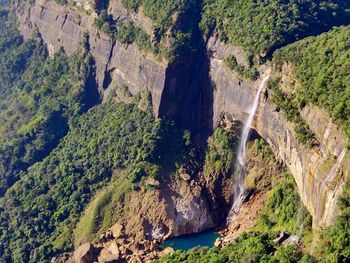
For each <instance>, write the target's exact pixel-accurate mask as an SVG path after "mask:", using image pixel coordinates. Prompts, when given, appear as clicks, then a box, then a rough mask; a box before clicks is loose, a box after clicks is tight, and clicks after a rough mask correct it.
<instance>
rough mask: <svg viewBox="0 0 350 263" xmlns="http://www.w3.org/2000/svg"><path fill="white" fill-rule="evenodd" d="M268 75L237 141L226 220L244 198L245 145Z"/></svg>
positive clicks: (237, 209)
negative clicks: (234, 175) (229, 206)
mask: <svg viewBox="0 0 350 263" xmlns="http://www.w3.org/2000/svg"><path fill="white" fill-rule="evenodd" d="M269 77H270V76H266V77H265V78H264V79H263V80H262V82H261V84H260V86H259V89H258V92H257V94H256V96H255V99H254V104H253V105H252V108H251V109H250V112H249V117H248V119H247V121H246V122H245V124H244V126H243V129H242V134H241V138H240V141H239V145H238V148H237V159H236V166H235V168H236V171H237V178H236V180H235V182H234V184H233V206H232V208H231V211H230V213H229V216H228V221H231V219H232V217H233V216H234V215H235V214H237V213H238V211H239V209H240V208H241V204H242V202H243V200H244V198H245V196H244V192H245V190H246V189H245V188H246V186H245V163H246V146H247V141H248V138H249V134H250V128H251V126H252V123H253V120H254V116H255V113H256V111H257V109H258V106H259V101H260V94H261V91H262V90H263V88H264V86H265V83H266V82H267V81H268V79H269Z"/></svg>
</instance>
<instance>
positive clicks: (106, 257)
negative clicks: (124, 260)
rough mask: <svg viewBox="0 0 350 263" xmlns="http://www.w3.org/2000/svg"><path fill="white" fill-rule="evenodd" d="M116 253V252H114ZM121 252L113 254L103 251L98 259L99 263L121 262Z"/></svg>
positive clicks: (107, 250) (109, 251)
mask: <svg viewBox="0 0 350 263" xmlns="http://www.w3.org/2000/svg"><path fill="white" fill-rule="evenodd" d="M114 252H115V251H114ZM119 256H120V255H119V250H118V253H117V254H115V253H112V251H111V250H109V249H106V248H104V249H102V250H101V253H100V256H99V257H98V262H100V263H112V262H118V260H119Z"/></svg>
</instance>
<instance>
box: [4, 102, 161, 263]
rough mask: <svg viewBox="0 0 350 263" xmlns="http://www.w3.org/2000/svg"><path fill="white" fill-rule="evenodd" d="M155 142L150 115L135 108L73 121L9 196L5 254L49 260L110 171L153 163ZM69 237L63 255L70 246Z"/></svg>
mask: <svg viewBox="0 0 350 263" xmlns="http://www.w3.org/2000/svg"><path fill="white" fill-rule="evenodd" d="M157 139H158V125H155V124H154V121H153V117H152V116H151V114H146V113H143V112H140V111H139V110H136V106H133V105H118V106H117V105H115V104H112V103H108V104H105V105H101V106H97V107H95V108H93V109H91V110H90V111H89V112H87V113H86V114H83V115H82V116H81V117H77V118H75V119H74V120H73V121H72V122H71V128H70V131H69V133H68V135H67V136H66V137H65V138H64V139H63V141H62V142H61V143H60V144H59V146H58V147H57V148H56V149H54V150H53V151H52V152H51V154H50V155H49V157H47V158H45V159H44V161H43V162H41V163H37V164H36V165H34V166H32V167H31V168H30V169H29V170H28V172H26V173H24V174H22V175H21V178H22V179H21V180H20V181H18V182H17V183H16V184H15V185H14V186H13V187H11V188H10V189H9V190H8V191H7V193H6V195H5V197H4V200H3V202H2V205H1V208H0V209H1V210H2V213H1V218H0V220H1V222H3V224H2V226H1V230H0V233H1V244H2V245H1V249H0V251H1V254H2V255H3V256H4V257H5V258H12V260H14V261H17V260H19V259H21V260H23V261H25V262H28V261H35V262H38V261H42V260H47V259H49V256H50V255H52V253H53V252H54V251H55V250H54V248H53V247H52V243H53V242H54V241H55V240H56V239H57V238H58V237H60V236H61V234H62V232H64V231H66V228H67V227H68V228H69V229H73V228H74V226H75V224H76V223H77V221H78V219H79V217H80V213H81V212H82V211H83V209H84V207H85V206H86V205H87V204H88V202H89V201H90V198H91V195H92V193H94V192H95V191H96V190H97V189H99V188H100V187H101V186H103V185H105V183H106V182H108V180H109V179H110V177H111V171H112V170H113V169H116V168H127V167H130V166H132V165H136V164H139V163H142V162H147V161H149V160H150V159H152V158H153V153H154V151H155V148H156V145H155V144H156V141H157ZM48 175H50V176H48ZM19 214H21V216H20V217H18V216H17V215H19ZM36 226H38V227H36ZM70 236H71V234H66V238H65V239H66V242H65V243H64V242H63V244H61V247H60V249H67V248H70V247H71V246H72V240H70V238H69V237H70Z"/></svg>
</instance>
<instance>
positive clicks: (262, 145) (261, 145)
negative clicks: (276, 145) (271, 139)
mask: <svg viewBox="0 0 350 263" xmlns="http://www.w3.org/2000/svg"><path fill="white" fill-rule="evenodd" d="M254 144H255V145H254V146H255V148H256V150H257V152H258V153H259V154H261V155H262V156H263V157H264V158H266V159H268V160H271V161H276V158H275V154H274V153H273V152H272V150H271V148H270V146H269V145H268V144H267V142H265V141H264V139H262V138H259V139H257V140H255V141H254Z"/></svg>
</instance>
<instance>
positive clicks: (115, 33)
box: [95, 10, 157, 53]
mask: <svg viewBox="0 0 350 263" xmlns="http://www.w3.org/2000/svg"><path fill="white" fill-rule="evenodd" d="M95 25H96V26H97V28H99V29H101V30H102V31H103V32H105V33H106V34H108V35H109V36H110V37H111V38H112V39H115V40H117V41H119V42H120V43H122V44H126V45H130V44H132V43H136V45H137V46H138V47H139V48H140V49H141V50H144V51H150V50H152V51H153V52H154V53H156V52H157V47H153V46H152V43H151V39H150V36H149V35H147V33H146V32H145V31H144V30H143V29H142V28H140V27H138V26H136V25H135V23H134V22H131V21H128V22H126V23H117V22H115V21H114V20H113V17H112V15H110V14H108V13H107V11H106V10H102V11H101V12H100V14H99V16H98V17H97V18H96V19H95Z"/></svg>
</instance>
